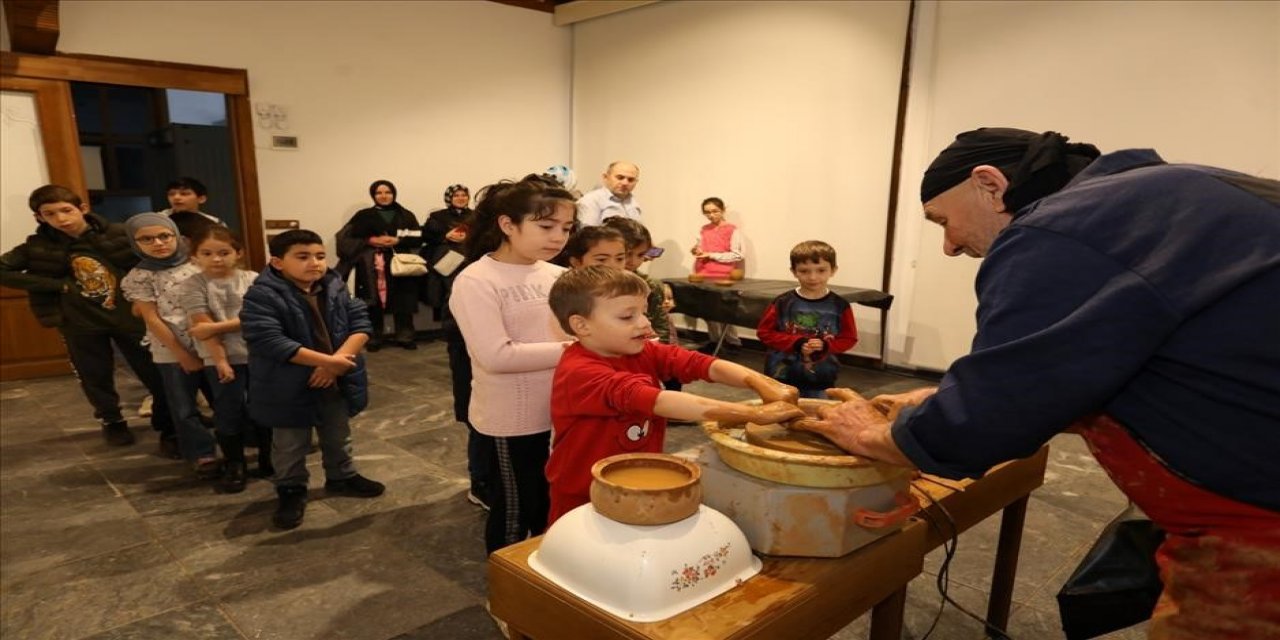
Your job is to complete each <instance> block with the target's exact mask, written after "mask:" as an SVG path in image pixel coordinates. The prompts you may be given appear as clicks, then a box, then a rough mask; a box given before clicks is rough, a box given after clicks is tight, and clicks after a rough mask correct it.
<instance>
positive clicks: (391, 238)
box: [338, 180, 422, 351]
mask: <svg viewBox="0 0 1280 640" xmlns="http://www.w3.org/2000/svg"><path fill="white" fill-rule="evenodd" d="M369 197H371V198H373V206H372V207H369V208H367V209H361V210H360V211H357V212H356V214H355V215H354V216H351V220H350V221H349V222H347V225H346V226H345V227H343V229H342V231H340V232H338V258H339V259H340V260H341V262H342V265H341V266H342V267H345V269H342V268H340V269H339V272H340V273H344V274H345V273H346V272H348V271H354V272H355V274H356V297H358V298H360V299H362V300H364V302H365V304H367V305H369V319H370V321H372V322H373V336H371V337H370V338H369V343H368V344H367V345H366V348H367V349H369V350H370V351H377V350H378V349H379V348H381V346H382V332H383V330H384V327H383V317H384V316H385V314H386V313H388V312H390V313H391V316H392V317H393V318H394V319H395V342H396V344H398V345H400V346H401V347H403V348H405V349H417V348H418V346H417V344H416V343H415V342H414V341H413V337H414V332H413V314H414V312H416V311H417V310H418V287H419V286H420V283H421V281H422V276H407V277H395V276H392V275H391V258H392V256H393V255H395V254H397V253H409V254H416V253H417V252H418V248H419V247H421V246H422V227H421V226H420V225H419V224H418V217H417V216H415V215H414V214H413V212H412V211H409V210H408V209H405V208H404V207H402V206H400V203H398V202H396V186H395V185H394V184H391V183H390V182H388V181H386V180H378V181H376V182H374V183H373V184H371V185H369Z"/></svg>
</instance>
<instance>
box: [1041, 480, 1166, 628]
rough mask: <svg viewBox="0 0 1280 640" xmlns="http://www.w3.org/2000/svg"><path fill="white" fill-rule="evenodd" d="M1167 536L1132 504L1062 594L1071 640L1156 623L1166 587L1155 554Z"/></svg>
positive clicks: (1107, 530)
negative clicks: (1155, 614)
mask: <svg viewBox="0 0 1280 640" xmlns="http://www.w3.org/2000/svg"><path fill="white" fill-rule="evenodd" d="M1162 542H1164V530H1162V529H1161V528H1160V527H1157V526H1156V524H1155V523H1154V522H1151V521H1150V520H1148V519H1146V517H1145V516H1144V515H1143V514H1142V512H1141V511H1138V509H1137V508H1135V507H1134V506H1133V503H1130V504H1129V506H1128V507H1127V508H1126V509H1125V510H1124V511H1122V512H1121V513H1120V515H1118V516H1116V518H1115V519H1114V520H1112V521H1111V523H1110V524H1108V525H1107V527H1106V528H1105V529H1103V530H1102V535H1101V536H1099V537H1098V541H1097V542H1094V543H1093V547H1092V548H1090V549H1089V552H1088V553H1086V554H1085V556H1084V560H1083V561H1082V562H1081V563H1080V566H1078V567H1076V570H1075V572H1074V573H1072V574H1071V577H1070V578H1067V582H1066V584H1064V585H1062V589H1061V590H1059V591H1058V613H1059V615H1060V616H1061V618H1062V630H1063V631H1064V632H1065V633H1066V636H1067V640H1086V639H1088V638H1094V637H1097V636H1100V635H1102V634H1104V633H1110V632H1112V631H1117V630H1119V629H1124V628H1126V627H1131V626H1133V625H1135V624H1138V623H1139V622H1142V621H1143V620H1147V619H1148V618H1150V617H1151V611H1152V610H1153V609H1155V606H1156V600H1157V599H1158V598H1159V597H1160V592H1161V591H1162V590H1163V589H1164V585H1163V584H1161V582H1160V570H1159V568H1158V567H1157V566H1156V559H1155V554H1156V549H1157V548H1158V547H1159V546H1160V543H1162Z"/></svg>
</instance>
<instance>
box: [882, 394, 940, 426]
mask: <svg viewBox="0 0 1280 640" xmlns="http://www.w3.org/2000/svg"><path fill="white" fill-rule="evenodd" d="M937 392H938V388H937V387H921V388H919V389H912V390H911V391H908V392H906V393H892V394H883V395H878V396H876V397H874V398H872V399H871V405H872V406H874V407H875V408H876V409H877V410H879V411H880V413H883V414H885V416H887V417H888V418H889V422H893V421H894V420H897V419H898V414H899V413H901V412H902V410H903V409H904V408H905V407H916V406H919V405H920V404H921V403H923V402H924V401H925V400H926V399H928V398H929V396H931V395H933V394H935V393H937Z"/></svg>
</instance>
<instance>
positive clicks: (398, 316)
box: [369, 305, 414, 342]
mask: <svg viewBox="0 0 1280 640" xmlns="http://www.w3.org/2000/svg"><path fill="white" fill-rule="evenodd" d="M385 317H386V311H385V310H384V309H382V308H381V307H378V306H377V305H369V322H370V323H372V324H373V335H372V336H369V339H370V340H372V341H374V342H379V341H381V340H382V333H383V331H385V327H384V322H383V318H385ZM391 318H392V323H393V324H394V325H395V331H396V333H395V340H396V342H412V341H413V337H414V331H413V314H412V313H392V314H391Z"/></svg>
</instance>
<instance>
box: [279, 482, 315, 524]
mask: <svg viewBox="0 0 1280 640" xmlns="http://www.w3.org/2000/svg"><path fill="white" fill-rule="evenodd" d="M276 495H277V496H278V497H279V499H280V502H279V504H277V505H276V512H275V514H273V515H272V516H271V523H272V524H274V525H276V526H277V527H279V528H281V529H285V530H286V531H287V530H289V529H294V528H297V526H298V525H300V524H302V516H303V515H305V514H306V513H307V487H306V485H287V486H283V487H276Z"/></svg>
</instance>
